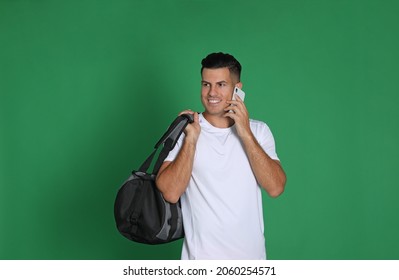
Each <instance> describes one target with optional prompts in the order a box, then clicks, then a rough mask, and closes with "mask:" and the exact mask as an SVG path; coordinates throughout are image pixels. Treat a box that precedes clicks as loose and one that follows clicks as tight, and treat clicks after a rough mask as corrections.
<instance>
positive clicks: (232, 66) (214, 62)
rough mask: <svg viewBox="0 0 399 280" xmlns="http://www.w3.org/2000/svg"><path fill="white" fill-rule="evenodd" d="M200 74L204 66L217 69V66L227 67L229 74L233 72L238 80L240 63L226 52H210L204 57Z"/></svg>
mask: <svg viewBox="0 0 399 280" xmlns="http://www.w3.org/2000/svg"><path fill="white" fill-rule="evenodd" d="M201 64H202V67H201V74H202V70H204V68H209V69H217V68H225V67H227V68H229V70H230V74H234V75H236V76H237V77H238V81H240V77H241V64H240V63H239V62H238V60H237V59H235V58H234V56H232V55H230V54H227V53H222V52H219V53H211V54H209V55H208V56H207V57H205V58H204V59H203V60H202V62H201Z"/></svg>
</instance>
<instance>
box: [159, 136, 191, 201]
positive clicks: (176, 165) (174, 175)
mask: <svg viewBox="0 0 399 280" xmlns="http://www.w3.org/2000/svg"><path fill="white" fill-rule="evenodd" d="M194 155H195V143H193V141H189V140H187V139H185V140H184V142H183V146H182V148H181V149H180V151H179V153H178V155H177V157H176V159H175V160H174V161H172V162H169V163H164V165H163V166H162V167H161V170H160V172H159V173H158V177H157V180H156V183H157V186H158V189H159V190H160V191H161V193H162V195H163V197H164V198H165V200H167V201H169V202H171V203H176V202H177V201H178V200H179V198H180V196H181V195H182V194H183V193H184V191H185V190H186V188H187V185H188V183H189V181H190V177H191V172H192V170H193V161H194Z"/></svg>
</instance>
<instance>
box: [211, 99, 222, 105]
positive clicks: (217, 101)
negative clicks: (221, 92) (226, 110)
mask: <svg viewBox="0 0 399 280" xmlns="http://www.w3.org/2000/svg"><path fill="white" fill-rule="evenodd" d="M221 101H222V100H220V99H208V103H209V104H219V103H220V102H221Z"/></svg>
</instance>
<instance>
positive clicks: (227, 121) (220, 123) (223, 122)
mask: <svg viewBox="0 0 399 280" xmlns="http://www.w3.org/2000/svg"><path fill="white" fill-rule="evenodd" d="M202 115H203V116H204V118H205V119H206V120H207V121H208V122H209V123H210V124H211V125H213V126H214V127H217V128H228V127H231V126H232V125H234V120H232V119H231V118H229V117H223V116H217V115H211V114H209V113H207V112H203V113H202Z"/></svg>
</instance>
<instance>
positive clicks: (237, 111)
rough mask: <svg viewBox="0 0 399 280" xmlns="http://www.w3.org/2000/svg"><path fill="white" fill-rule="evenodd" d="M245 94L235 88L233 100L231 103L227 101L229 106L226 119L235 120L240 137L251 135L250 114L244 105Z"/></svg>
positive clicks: (226, 109)
mask: <svg viewBox="0 0 399 280" xmlns="http://www.w3.org/2000/svg"><path fill="white" fill-rule="evenodd" d="M244 98H245V93H244V92H243V91H242V90H241V89H240V88H238V87H235V88H234V91H233V98H232V100H231V101H227V104H229V106H227V107H226V108H225V111H226V114H225V115H224V116H225V117H229V118H231V119H233V120H234V122H235V125H236V128H237V133H238V135H239V136H240V137H243V136H245V135H248V134H250V133H251V129H250V127H249V114H248V111H247V107H246V106H245V104H244Z"/></svg>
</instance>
